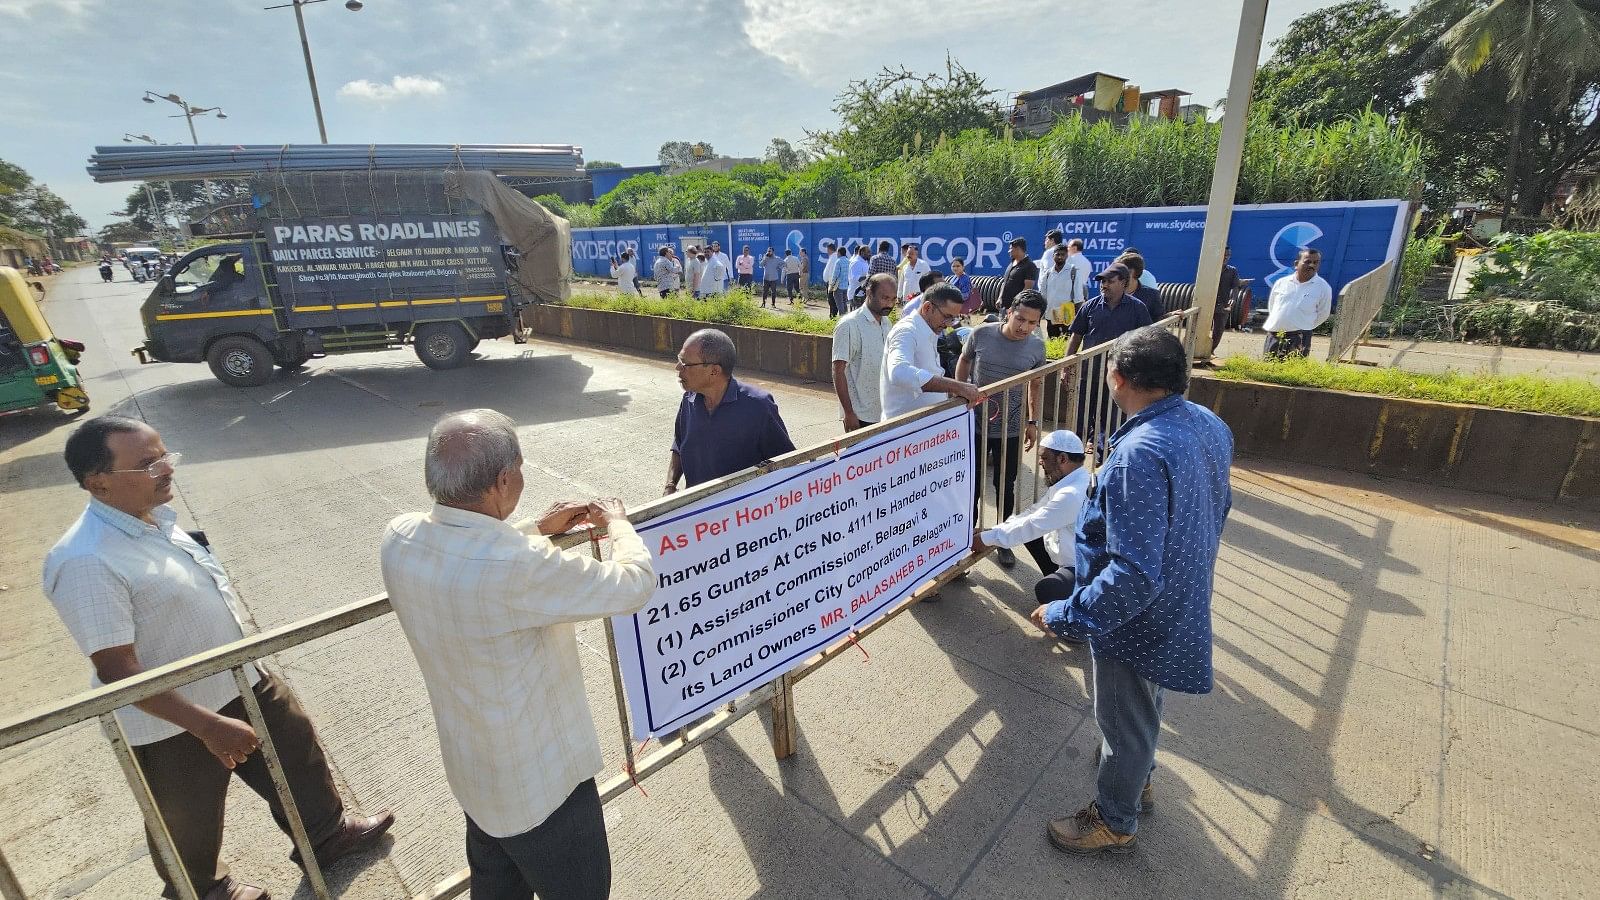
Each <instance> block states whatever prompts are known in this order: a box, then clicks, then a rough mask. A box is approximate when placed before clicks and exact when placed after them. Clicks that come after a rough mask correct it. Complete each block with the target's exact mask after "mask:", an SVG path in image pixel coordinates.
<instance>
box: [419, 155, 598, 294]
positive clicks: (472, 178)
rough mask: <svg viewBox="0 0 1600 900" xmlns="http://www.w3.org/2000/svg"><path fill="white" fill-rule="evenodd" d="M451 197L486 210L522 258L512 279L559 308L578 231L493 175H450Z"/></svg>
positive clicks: (567, 285)
mask: <svg viewBox="0 0 1600 900" xmlns="http://www.w3.org/2000/svg"><path fill="white" fill-rule="evenodd" d="M445 177H446V179H447V181H446V183H447V184H448V185H449V187H450V191H451V193H457V192H459V193H460V194H461V195H462V196H464V197H466V198H467V199H469V200H471V201H472V202H474V203H476V204H477V205H478V206H480V207H482V208H483V209H484V210H485V211H486V212H488V213H489V215H490V216H492V217H493V218H494V220H495V222H496V223H498V224H499V226H500V236H501V237H502V238H504V239H505V241H506V243H508V244H510V245H511V246H512V247H515V248H516V250H517V253H518V254H520V256H521V262H520V264H519V265H518V266H517V270H516V271H515V272H513V273H512V275H511V279H512V280H513V281H515V282H516V283H517V285H518V287H520V288H521V289H522V292H523V293H524V294H526V295H528V296H530V297H536V298H538V299H539V300H541V301H543V302H545V303H559V302H561V301H563V300H565V299H567V296H568V295H569V293H570V291H571V287H570V282H571V280H572V253H571V249H570V248H571V246H572V231H571V229H570V227H569V226H568V225H567V220H566V219H563V218H561V217H560V216H558V215H556V214H554V213H552V212H550V211H549V210H547V209H545V208H544V207H543V206H540V205H539V204H537V203H535V202H533V201H532V200H529V199H528V198H527V197H524V196H522V195H521V194H519V193H517V192H516V191H515V190H512V189H511V188H509V187H506V185H505V183H504V182H502V181H501V180H500V179H498V178H496V177H495V176H494V175H493V174H492V173H490V172H462V171H457V170H451V171H449V172H446V173H445Z"/></svg>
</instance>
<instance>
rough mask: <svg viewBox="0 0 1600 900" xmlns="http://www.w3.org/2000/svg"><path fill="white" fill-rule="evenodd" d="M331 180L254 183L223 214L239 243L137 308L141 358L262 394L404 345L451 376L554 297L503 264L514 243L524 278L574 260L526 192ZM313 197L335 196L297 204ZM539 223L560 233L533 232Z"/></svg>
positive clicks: (545, 282)
mask: <svg viewBox="0 0 1600 900" xmlns="http://www.w3.org/2000/svg"><path fill="white" fill-rule="evenodd" d="M472 174H475V173H469V176H466V177H470V176H471V175H472ZM337 177H338V176H327V175H318V176H304V177H302V178H301V179H300V180H299V181H298V182H296V183H294V184H290V183H289V182H288V181H286V180H285V179H281V178H280V179H278V180H277V181H274V182H272V183H270V184H267V185H266V186H259V185H258V186H257V187H255V188H253V191H252V203H251V208H250V209H248V210H246V211H245V212H244V213H243V214H240V213H239V211H238V210H234V211H232V213H230V215H228V216H223V217H217V219H216V220H217V221H229V222H232V223H234V224H233V226H232V227H231V228H230V229H229V230H230V231H231V232H232V233H230V234H228V235H226V236H227V237H229V238H233V239H232V240H227V241H225V242H222V243H214V244H209V245H207V246H202V247H200V248H198V249H196V250H192V251H190V252H189V253H187V254H185V255H184V256H183V257H182V258H180V259H179V260H178V261H177V263H176V264H174V265H173V266H172V268H171V270H170V271H169V272H167V273H166V274H165V275H163V276H162V277H161V278H160V279H159V280H158V281H157V282H156V284H155V286H154V289H153V290H152V291H151V293H150V296H149V297H148V298H146V300H145V301H144V304H143V305H142V306H141V307H140V318H141V320H142V322H143V324H144V331H145V342H144V344H143V345H141V346H139V347H136V348H134V350H133V353H134V354H135V355H136V356H137V357H138V358H139V360H140V362H152V361H161V362H173V363H197V362H205V363H207V364H208V365H209V366H210V367H211V372H212V374H214V375H215V376H216V377H217V379H218V380H219V381H221V382H223V383H224V384H227V385H231V386H234V387H254V386H259V385H263V384H266V383H267V382H268V381H269V380H270V379H271V378H272V376H273V370H274V368H282V369H296V368H299V367H300V366H303V365H304V364H305V363H306V362H307V361H308V360H310V359H312V358H313V357H318V356H324V355H330V354H336V353H353V352H361V351H371V350H388V349H396V348H401V347H405V346H408V345H409V346H411V347H412V348H413V349H414V350H415V351H416V354H417V357H418V358H419V359H420V360H421V361H422V362H423V363H424V364H425V365H427V366H429V367H430V368H434V369H452V368H455V367H457V366H461V365H463V364H465V363H466V362H468V361H469V360H470V359H471V354H472V350H473V349H474V348H475V347H476V346H477V345H478V342H479V341H481V340H483V339H485V338H490V339H493V338H500V337H505V336H508V335H509V336H512V337H514V338H516V339H517V340H518V341H519V342H521V340H522V339H523V333H524V332H523V329H522V325H521V321H520V317H519V315H518V313H519V311H520V310H521V308H522V307H524V306H526V305H527V304H529V303H532V302H535V301H537V300H539V299H558V297H556V296H550V295H547V296H542V297H541V296H539V295H540V294H541V293H546V292H543V291H541V290H540V287H541V286H551V285H555V281H554V280H553V279H540V278H534V277H530V276H532V275H533V274H534V273H532V272H528V271H523V272H518V266H517V265H515V264H513V265H510V266H508V258H507V254H505V253H504V250H505V249H506V247H508V246H509V247H511V248H512V249H514V250H515V251H516V252H515V253H514V254H510V258H512V259H515V260H518V261H520V267H521V268H523V269H528V268H530V266H531V265H534V264H536V263H532V262H530V261H531V260H553V259H565V258H568V257H569V256H570V251H569V250H568V246H569V241H570V238H569V237H568V232H567V230H566V228H565V224H566V223H565V222H564V221H563V220H560V219H558V218H556V217H554V216H552V215H551V214H549V213H548V212H547V211H545V210H544V208H543V207H540V206H539V205H538V204H535V203H533V202H532V201H530V200H527V199H525V198H523V197H522V196H521V195H520V194H516V193H515V192H511V191H509V189H504V188H501V187H500V186H498V184H497V183H494V182H492V179H491V180H485V179H482V178H480V179H477V181H476V182H466V184H467V186H469V187H475V188H476V190H477V192H478V196H479V197H480V198H481V199H482V201H483V202H474V200H473V198H472V197H469V196H464V195H463V196H454V197H451V196H449V195H448V194H446V193H445V181H444V178H443V176H442V175H440V174H437V173H412V174H411V175H409V176H407V177H406V178H405V179H404V180H403V181H400V182H395V183H393V184H386V185H385V187H386V188H390V189H389V190H384V191H381V192H379V191H373V190H359V191H352V190H349V189H348V185H347V184H341V187H342V191H335V190H333V189H332V188H330V186H329V183H328V180H329V179H330V178H337ZM350 177H352V176H345V179H346V181H348V180H349V178H350ZM355 177H360V176H355ZM385 177H386V178H389V179H391V180H392V179H394V178H395V176H393V175H388V174H387V173H385ZM315 179H320V180H315ZM362 186H363V187H367V185H362ZM400 187H403V188H404V189H403V190H401V189H395V188H400ZM318 191H321V194H322V196H323V197H324V198H326V197H329V196H332V197H336V198H341V199H338V200H335V201H329V200H326V199H324V200H323V201H322V202H321V203H320V204H317V205H313V204H312V203H310V202H309V201H304V200H300V199H298V197H299V196H301V195H303V196H306V197H316V196H317V195H318ZM458 193H460V192H459V191H458ZM341 194H342V197H341ZM352 195H353V196H355V197H356V198H358V199H357V201H348V200H344V199H342V198H343V197H350V196H352ZM374 197H381V198H393V199H392V200H388V201H387V202H377V201H374V200H373V199H371V198H374ZM491 209H492V210H493V212H492V213H491V212H490V210H491ZM545 220H551V221H553V222H555V223H559V226H552V227H551V228H549V229H547V230H544V231H539V230H538V229H532V228H530V227H529V225H528V223H529V222H533V223H539V222H542V221H545ZM240 223H243V224H242V225H241V224H240ZM502 225H504V226H506V227H504V228H502ZM195 230H196V231H197V232H199V233H202V234H204V235H205V236H206V237H215V236H217V229H215V228H207V227H205V226H204V225H203V224H202V225H201V226H200V227H198V228H196V229H195ZM502 231H504V232H505V233H507V235H508V241H507V243H505V244H503V243H502V236H501V235H502ZM530 235H534V236H531V237H530ZM513 242H517V243H513ZM518 243H520V244H523V245H526V246H519V245H518ZM558 254H559V255H558ZM561 290H564V288H562V287H560V286H553V287H549V289H548V294H551V295H553V294H557V293H559V292H560V291H561Z"/></svg>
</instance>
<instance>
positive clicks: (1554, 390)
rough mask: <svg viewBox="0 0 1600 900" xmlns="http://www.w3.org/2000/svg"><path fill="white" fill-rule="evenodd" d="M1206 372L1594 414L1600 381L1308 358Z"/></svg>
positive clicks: (1240, 359) (1231, 363)
mask: <svg viewBox="0 0 1600 900" xmlns="http://www.w3.org/2000/svg"><path fill="white" fill-rule="evenodd" d="M1212 374H1213V375H1214V376H1215V377H1217V378H1222V379H1226V380H1229V381H1263V382H1267V383H1268V384H1282V385H1290V386H1294V387H1315V388H1327V389H1330V390H1336V391H1353V392H1356V393H1362V394H1378V395H1380V396H1384V397H1407V398H1411V399H1415V400H1436V401H1439V402H1442V403H1470V404H1474V405H1477V406H1492V407H1494V408H1496V409H1511V410H1521V411H1524V412H1539V413H1551V414H1553V415H1564V416H1596V417H1600V385H1596V384H1594V383H1592V382H1588V381H1583V380H1581V379H1577V378H1549V377H1546V376H1542V375H1489V374H1482V373H1462V372H1446V373H1444V374H1442V375H1433V374H1427V373H1422V372H1407V371H1404V370H1402V369H1385V368H1367V367H1364V366H1346V365H1339V364H1337V363H1326V362H1318V361H1316V360H1311V359H1289V360H1284V361H1282V362H1279V361H1276V360H1266V359H1256V358H1253V357H1248V356H1233V357H1229V358H1228V360H1227V361H1226V362H1224V363H1223V364H1222V365H1221V366H1220V367H1218V368H1217V369H1216V370H1215V371H1214V372H1213V373H1212Z"/></svg>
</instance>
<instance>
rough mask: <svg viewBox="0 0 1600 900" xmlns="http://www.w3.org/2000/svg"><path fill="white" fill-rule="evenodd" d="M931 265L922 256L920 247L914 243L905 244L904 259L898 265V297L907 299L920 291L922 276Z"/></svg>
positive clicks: (929, 269)
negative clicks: (903, 261)
mask: <svg viewBox="0 0 1600 900" xmlns="http://www.w3.org/2000/svg"><path fill="white" fill-rule="evenodd" d="M929 271H931V267H930V266H929V265H928V261H927V260H925V259H923V258H922V248H921V247H918V246H917V245H916V244H907V245H906V261H905V264H904V265H902V266H901V267H900V286H899V291H900V299H901V300H909V299H910V298H912V297H915V296H916V295H917V294H919V293H921V291H922V288H921V287H919V285H920V284H921V283H922V276H924V275H926V274H928V272H929Z"/></svg>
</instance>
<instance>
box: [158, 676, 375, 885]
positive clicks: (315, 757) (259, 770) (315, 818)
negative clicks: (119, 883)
mask: <svg viewBox="0 0 1600 900" xmlns="http://www.w3.org/2000/svg"><path fill="white" fill-rule="evenodd" d="M255 693H256V700H257V701H259V702H260V703H261V715H262V717H263V718H264V719H265V720H266V723H267V729H268V731H269V732H270V733H271V735H272V740H273V745H274V746H276V747H277V748H278V759H279V760H281V761H282V762H283V770H284V777H285V778H286V779H287V780H288V782H289V791H290V793H291V794H293V795H294V802H295V805H296V806H297V807H299V809H300V820H301V821H302V822H304V823H305V826H306V836H307V837H309V838H310V839H311V843H312V844H313V845H316V844H320V843H322V842H323V841H325V840H327V839H328V838H330V837H332V836H333V835H334V833H335V832H337V831H338V830H339V826H340V825H341V824H343V822H344V801H343V800H342V799H340V797H339V791H338V789H337V788H335V787H334V785H333V774H332V773H331V772H329V771H328V761H327V758H326V757H324V756H323V753H322V745H321V744H320V743H318V742H317V731H316V729H315V728H313V727H312V725H311V719H310V718H308V717H307V716H306V713H305V710H304V709H301V708H300V701H299V700H296V699H295V696H294V694H293V693H292V692H291V691H290V690H289V687H288V686H287V685H285V684H284V683H283V682H282V681H279V680H278V679H276V678H274V677H273V676H271V675H268V674H266V672H265V671H263V672H262V673H261V680H260V681H258V682H256V686H255ZM217 712H218V713H220V714H221V715H224V716H227V717H228V718H230V719H238V720H239V721H241V722H242V721H246V717H245V711H244V700H242V699H239V698H235V699H234V700H233V702H232V703H229V704H228V705H226V706H224V707H222V708H221V709H219V710H217ZM133 755H134V758H135V759H137V760H139V768H140V769H141V770H143V771H144V778H145V781H146V783H148V784H149V785H150V793H151V794H153V795H154V796H155V798H156V806H157V807H159V808H160V810H161V817H162V818H163V819H165V820H166V822H167V831H168V832H169V833H171V835H172V841H173V843H175V844H177V845H178V858H179V859H180V860H182V861H183V867H184V868H185V869H187V870H188V871H189V878H190V880H191V881H192V882H193V883H194V888H195V891H196V892H198V893H199V895H200V896H202V897H204V896H205V895H206V892H207V891H209V890H211V889H212V888H213V887H215V886H216V884H217V882H219V881H221V880H222V879H223V878H225V877H227V875H228V866H227V864H226V863H224V862H222V861H221V859H220V858H219V855H220V853H221V851H222V818H223V816H222V814H223V807H224V804H225V803H226V801H227V799H228V780H229V777H230V776H233V775H237V776H239V780H240V781H243V782H244V783H245V784H246V785H248V786H249V787H250V789H251V790H252V791H255V792H256V793H257V794H258V795H260V797H261V799H263V800H265V801H267V808H268V809H269V810H271V812H272V818H273V820H274V821H276V822H277V823H278V827H279V828H281V829H283V832H284V834H288V833H289V820H288V819H287V818H285V817H284V812H283V804H282V803H280V802H279V801H278V790H277V788H276V787H274V786H273V784H272V776H271V775H270V774H268V773H267V761H266V758H265V757H264V756H263V755H262V752H261V751H259V750H258V751H256V752H255V753H252V754H250V755H249V756H248V757H246V758H245V761H244V762H242V763H240V764H239V765H238V766H236V767H235V768H233V769H231V770H230V769H228V768H227V767H225V766H223V764H222V763H221V762H219V761H218V760H217V758H216V757H215V756H213V755H211V751H210V750H207V749H206V745H205V744H203V743H201V742H200V739H199V738H197V737H195V736H194V735H192V734H189V733H188V732H184V733H183V734H180V735H176V736H174V737H169V738H167V739H166V740H161V741H156V742H155V743H153V744H141V745H139V746H136V747H134V748H133ZM145 837H146V840H147V841H148V843H149V844H150V860H151V862H153V863H155V867H156V872H157V873H159V874H160V875H161V880H162V881H164V882H166V884H167V887H166V890H164V891H163V892H162V896H163V897H176V896H178V891H177V889H176V888H174V887H173V886H172V879H171V877H170V876H169V874H168V873H167V871H166V866H165V865H164V864H163V863H162V862H161V854H160V852H159V851H157V850H156V844H155V841H154V840H153V839H151V838H150V837H149V833H148V832H146V835H145Z"/></svg>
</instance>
